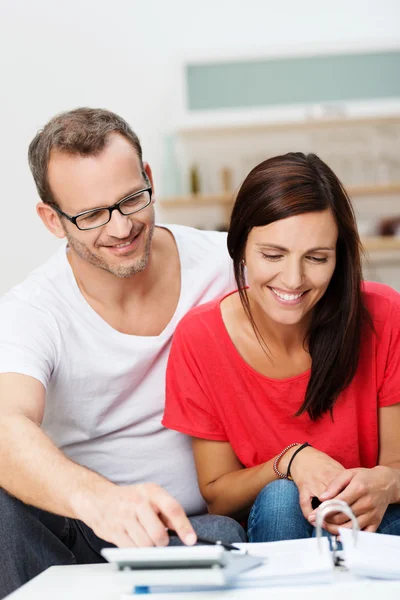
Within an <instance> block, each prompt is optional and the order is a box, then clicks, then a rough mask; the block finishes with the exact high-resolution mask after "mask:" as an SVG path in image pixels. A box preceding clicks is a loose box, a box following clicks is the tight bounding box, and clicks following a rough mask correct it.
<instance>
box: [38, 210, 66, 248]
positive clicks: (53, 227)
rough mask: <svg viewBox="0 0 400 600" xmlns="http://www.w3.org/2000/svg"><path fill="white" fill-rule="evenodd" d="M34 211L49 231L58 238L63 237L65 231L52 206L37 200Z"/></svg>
mask: <svg viewBox="0 0 400 600" xmlns="http://www.w3.org/2000/svg"><path fill="white" fill-rule="evenodd" d="M36 212H37V214H38V215H39V217H40V218H41V220H42V221H43V223H44V224H45V226H46V227H47V229H48V230H49V231H50V233H52V234H53V235H55V236H56V237H58V238H60V239H62V238H64V237H65V231H64V229H63V227H62V225H61V221H60V217H59V215H58V214H57V213H56V211H55V210H54V208H52V207H51V206H50V205H49V204H46V203H45V202H39V203H38V204H37V205H36Z"/></svg>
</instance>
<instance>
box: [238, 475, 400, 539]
mask: <svg viewBox="0 0 400 600" xmlns="http://www.w3.org/2000/svg"><path fill="white" fill-rule="evenodd" d="M315 531H316V530H315V527H314V526H313V525H311V523H309V522H308V521H307V519H305V518H304V517H303V513H302V512H301V508H300V504H299V492H298V490H297V486H296V484H295V483H294V482H293V481H289V480H288V479H280V480H278V481H273V482H272V483H270V484H268V485H267V486H265V488H263V489H262V490H261V492H260V493H259V494H258V496H257V498H256V500H255V502H254V504H253V507H252V509H251V512H250V516H249V521H248V529H247V535H248V537H249V542H276V541H279V540H294V539H300V538H308V537H314V536H315ZM377 533H386V534H389V535H400V505H399V504H390V505H389V506H388V508H387V510H386V512H385V514H384V515H383V519H382V521H381V524H380V526H379V528H378V530H377ZM323 535H327V536H329V533H328V532H327V531H325V530H323Z"/></svg>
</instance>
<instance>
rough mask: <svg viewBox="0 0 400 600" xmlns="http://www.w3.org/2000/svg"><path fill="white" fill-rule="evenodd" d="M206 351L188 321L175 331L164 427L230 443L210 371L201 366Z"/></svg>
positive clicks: (170, 360) (169, 367)
mask: <svg viewBox="0 0 400 600" xmlns="http://www.w3.org/2000/svg"><path fill="white" fill-rule="evenodd" d="M203 352H204V350H202V349H201V344H200V343H199V344H197V343H196V339H195V336H194V335H193V328H192V327H191V328H190V331H189V330H187V329H186V325H185V319H184V320H183V321H182V322H181V323H180V324H179V325H178V327H177V329H176V331H175V335H174V339H173V342H172V348H171V352H170V355H169V360H168V366H167V377H166V404H165V411H164V418H163V421H162V424H163V425H164V426H165V427H168V428H169V429H175V430H177V431H180V432H182V433H186V434H187V435H191V436H192V437H198V438H202V439H207V440H216V441H228V436H227V434H226V432H225V428H224V426H223V424H222V422H221V420H220V419H219V417H218V415H217V412H216V410H215V407H214V405H213V403H212V400H211V398H210V392H209V390H208V389H207V387H208V386H207V373H206V370H205V369H204V368H203V369H201V366H200V364H199V358H200V357H201V358H203Z"/></svg>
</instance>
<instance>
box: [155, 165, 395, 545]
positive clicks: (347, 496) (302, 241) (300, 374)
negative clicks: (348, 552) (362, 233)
mask: <svg viewBox="0 0 400 600" xmlns="http://www.w3.org/2000/svg"><path fill="white" fill-rule="evenodd" d="M360 248H361V246H360V240H359V236H358V232H357V226H356V221H355V217H354V213H353V210H352V207H351V204H350V201H349V198H348V197H347V195H346V192H345V191H344V189H343V187H342V186H341V184H340V182H339V180H338V179H337V177H336V176H335V174H334V173H333V172H332V171H331V169H330V168H329V167H328V166H327V165H326V164H325V163H323V162H322V161H321V160H320V159H319V158H318V157H317V156H315V155H313V154H309V155H307V156H306V155H304V154H302V153H290V154H286V155H284V156H277V157H275V158H271V159H269V160H266V161H265V162H263V163H261V164H260V165H258V166H257V167H255V168H254V169H253V170H252V171H251V172H250V174H249V175H248V176H247V178H246V179H245V181H244V183H243V185H242V186H241V189H240V191H239V193H238V196H237V199H236V202H235V206H234V208H233V213H232V218H231V223H230V228H229V233H228V249H229V253H230V255H231V257H232V259H233V262H234V272H235V279H236V283H237V287H238V291H236V292H233V293H231V294H229V295H228V296H225V297H224V298H222V299H219V300H218V301H214V302H210V303H208V304H205V305H203V306H200V307H198V308H195V309H194V310H192V311H191V312H190V313H189V314H188V315H187V316H186V317H185V318H184V319H183V320H182V321H181V323H180V324H179V326H178V328H177V330H176V333H175V337H174V341H173V346H172V350H171V354H170V359H169V366H168V371H167V402H166V410H165V414H164V420H163V424H164V425H165V426H166V427H169V428H172V429H177V430H178V431H181V432H183V433H186V434H189V435H191V436H192V438H193V451H194V457H195V462H196V468H197V475H198V480H199V486H200V490H201V493H202V495H203V497H204V499H205V500H206V502H207V504H208V507H209V511H210V512H211V513H215V514H222V515H229V516H232V517H235V518H237V519H244V518H247V517H248V536H249V539H250V541H253V542H254V541H257V542H258V541H273V540H279V539H292V538H302V537H308V536H311V535H313V532H314V524H315V504H314V502H315V499H318V500H319V501H323V500H327V499H330V498H339V499H342V500H345V501H346V502H347V503H348V504H349V505H350V506H351V508H352V510H353V512H354V513H355V515H356V516H357V517H358V520H359V524H360V527H361V528H362V529H364V530H367V531H376V530H378V531H381V532H385V533H392V534H397V535H398V534H400V505H399V504H398V503H400V295H399V294H398V293H397V292H395V291H394V290H392V289H390V288H389V287H387V286H384V285H381V284H377V283H362V276H361V261H360ZM307 444H309V445H307ZM342 525H344V526H346V527H349V526H351V525H350V522H349V521H348V519H347V517H345V516H343V515H341V514H336V515H333V516H331V517H330V518H329V519H327V521H326V522H325V524H324V527H325V529H326V530H327V532H330V533H337V531H338V526H342Z"/></svg>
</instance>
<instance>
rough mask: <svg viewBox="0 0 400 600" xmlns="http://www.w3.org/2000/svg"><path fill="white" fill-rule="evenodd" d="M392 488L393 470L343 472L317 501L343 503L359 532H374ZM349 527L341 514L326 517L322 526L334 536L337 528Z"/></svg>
mask: <svg viewBox="0 0 400 600" xmlns="http://www.w3.org/2000/svg"><path fill="white" fill-rule="evenodd" d="M293 462H294V461H293ZM395 486H396V482H395V477H394V473H393V469H391V468H389V467H384V466H377V467H374V468H373V469H362V468H358V469H346V470H344V471H342V472H341V473H338V474H337V475H336V477H334V479H332V481H331V482H330V483H329V485H328V486H327V488H326V490H325V491H324V493H322V494H321V496H320V497H319V498H320V500H322V501H324V500H331V499H333V498H334V499H335V500H344V501H345V502H347V504H348V505H349V506H350V508H351V510H352V511H353V513H354V514H355V516H356V517H357V520H358V523H359V525H360V529H363V530H365V531H372V532H374V531H376V530H377V529H378V527H379V525H380V523H381V521H382V518H383V515H384V514H385V512H386V509H387V507H388V506H389V504H391V503H392V502H393V500H394V490H395ZM315 513H316V511H313V512H312V513H311V515H310V517H309V521H310V522H311V523H314V522H315ZM351 526H352V525H351V521H349V520H348V517H347V516H346V515H344V514H342V513H335V514H333V515H328V516H327V518H326V520H325V523H324V528H325V529H326V530H327V531H329V532H330V533H333V534H337V533H338V527H348V528H351Z"/></svg>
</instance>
